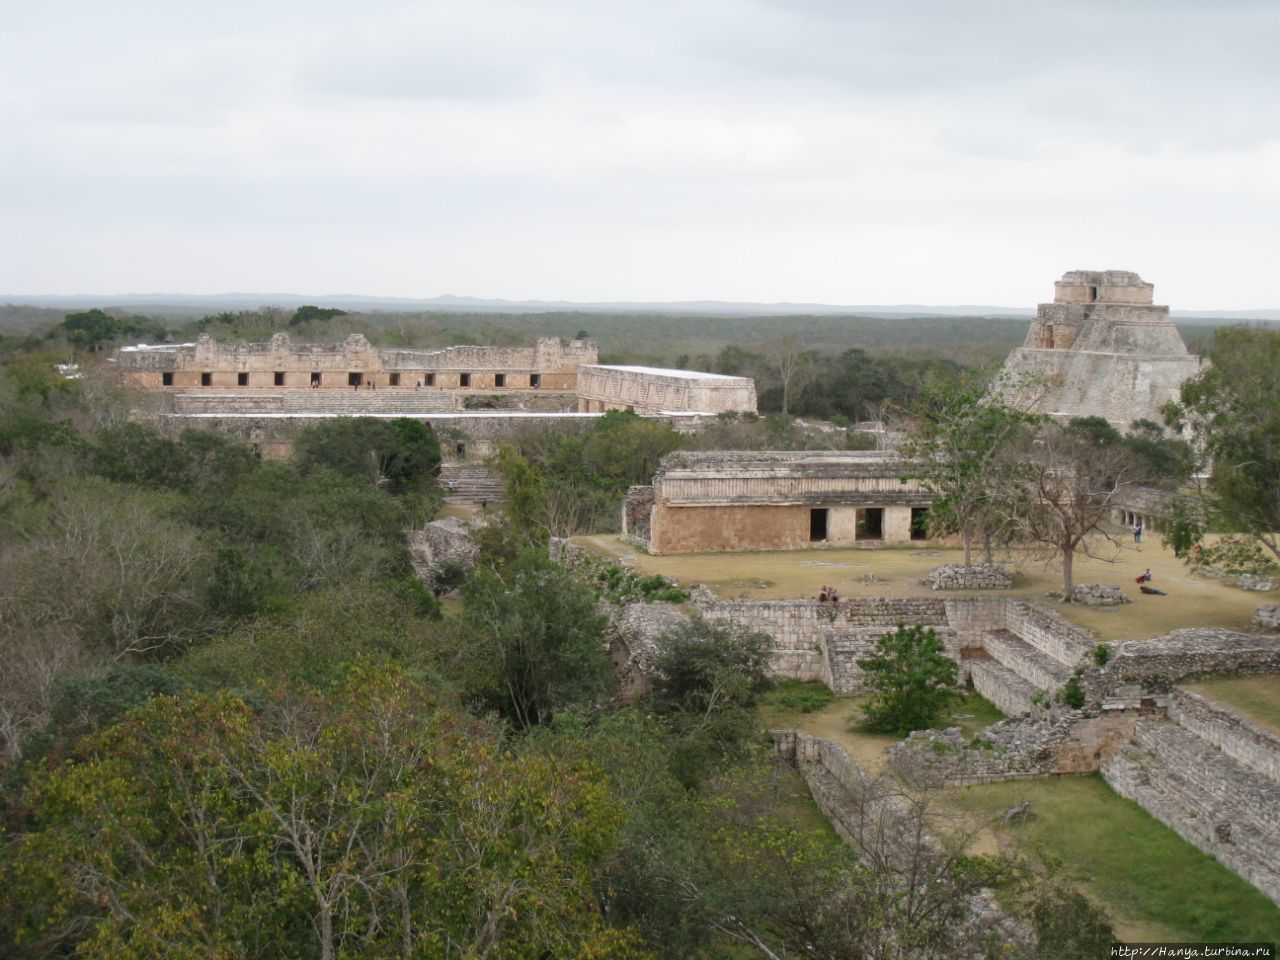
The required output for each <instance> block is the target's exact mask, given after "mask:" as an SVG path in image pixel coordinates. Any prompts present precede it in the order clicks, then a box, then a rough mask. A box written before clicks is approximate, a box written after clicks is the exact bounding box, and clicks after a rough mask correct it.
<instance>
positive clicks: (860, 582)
mask: <svg viewBox="0 0 1280 960" xmlns="http://www.w3.org/2000/svg"><path fill="white" fill-rule="evenodd" d="M1131 541H1132V538H1130V542H1127V543H1122V545H1121V547H1120V548H1119V549H1117V548H1115V547H1111V546H1109V545H1108V546H1107V549H1108V550H1109V551H1110V552H1111V553H1112V554H1114V556H1115V562H1113V563H1108V562H1105V561H1103V560H1093V559H1090V558H1087V557H1079V556H1078V557H1077V558H1076V562H1075V580H1076V582H1077V583H1106V584H1113V585H1115V586H1119V587H1122V588H1123V589H1124V590H1125V592H1126V593H1127V594H1128V595H1129V596H1130V598H1132V600H1133V603H1130V604H1125V605H1123V606H1119V607H1078V606H1076V605H1075V604H1057V603H1053V602H1051V601H1048V600H1047V599H1046V598H1045V594H1046V593H1048V592H1049V591H1050V590H1055V589H1059V588H1060V587H1061V576H1062V575H1061V572H1060V570H1059V569H1058V568H1057V566H1056V565H1055V564H1051V565H1049V566H1048V567H1046V566H1045V564H1043V563H1041V562H1039V561H1032V560H1026V559H1022V560H1017V561H1015V563H1014V565H1013V566H1014V569H1015V571H1016V572H1017V574H1018V576H1017V580H1016V587H1015V588H1014V589H1013V590H1009V591H1002V592H1001V593H1002V594H1003V595H1006V596H1015V597H1027V598H1032V599H1036V600H1040V601H1041V602H1044V603H1048V604H1049V605H1050V606H1051V607H1053V608H1054V609H1056V610H1058V611H1059V612H1061V613H1062V615H1063V616H1065V617H1066V618H1067V619H1069V620H1071V621H1073V622H1075V623H1078V624H1080V625H1081V626H1083V627H1087V628H1089V629H1091V630H1093V631H1095V632H1096V633H1097V635H1098V638H1099V639H1100V640H1131V639H1140V638H1145V637H1156V636H1161V635H1163V634H1165V633H1168V632H1169V631H1170V630H1174V629H1176V628H1178V627H1187V626H1218V627H1228V628H1231V629H1235V630H1244V629H1247V628H1248V626H1249V621H1250V619H1251V618H1252V616H1253V609H1254V607H1256V606H1258V605H1259V604H1262V603H1277V602H1280V590H1274V591H1271V592H1269V593H1255V592H1252V591H1249V590H1241V589H1239V588H1237V587H1232V586H1227V585H1226V584H1224V583H1221V582H1220V581H1217V580H1208V579H1204V578H1201V577H1196V576H1192V575H1191V573H1190V572H1189V571H1188V570H1187V568H1186V566H1185V565H1184V564H1183V563H1182V561H1181V560H1179V559H1178V558H1177V557H1175V556H1174V555H1173V552H1172V551H1171V550H1167V549H1165V548H1164V547H1163V546H1161V544H1160V542H1159V538H1158V537H1154V538H1149V539H1148V540H1147V541H1146V542H1144V543H1143V544H1141V546H1140V547H1135V546H1134V544H1133V543H1132V542H1131ZM575 542H578V543H581V544H583V545H584V546H586V547H588V548H589V549H591V550H593V551H595V552H596V553H599V554H601V555H603V556H607V557H609V558H610V559H613V560H625V562H626V563H627V564H628V565H630V566H633V567H635V568H636V569H639V570H643V571H644V572H646V573H661V574H663V575H664V576H668V577H672V578H674V579H675V580H677V581H679V582H680V583H681V584H682V585H685V586H689V585H692V584H695V583H705V584H706V585H707V586H708V587H710V588H711V590H712V591H713V592H714V593H716V595H718V596H721V597H724V598H726V599H739V598H741V599H747V600H776V599H796V598H802V597H806V598H812V597H816V596H817V593H818V588H819V587H821V586H822V585H823V584H831V585H833V586H835V587H836V588H837V589H838V590H839V591H840V594H841V596H843V597H859V596H861V597H877V596H879V597H901V596H919V595H922V594H924V595H928V594H930V591H929V590H928V588H927V587H924V586H922V585H921V583H920V580H921V578H922V577H924V576H925V575H926V574H927V573H928V572H929V569H930V568H931V567H935V566H937V565H939V564H942V563H958V562H960V561H961V560H962V557H963V554H962V552H961V551H960V550H959V549H953V548H942V547H938V548H933V547H926V548H924V549H920V548H919V547H915V546H905V547H885V548H880V549H865V550H864V549H855V548H843V547H838V548H829V549H814V550H789V551H773V552H759V553H687V554H679V555H676V556H667V557H653V556H649V555H647V554H644V553H641V552H639V551H638V550H637V549H636V548H635V547H634V546H633V545H632V544H629V543H625V542H624V541H622V540H621V539H619V538H618V537H616V536H611V535H610V536H594V537H579V538H576V541H575ZM1148 567H1150V568H1151V572H1152V574H1153V575H1154V581H1153V582H1154V585H1155V586H1157V587H1159V588H1160V589H1162V590H1165V591H1166V592H1167V594H1168V595H1167V596H1163V597H1154V596H1146V595H1144V594H1142V593H1140V592H1139V591H1138V587H1137V584H1136V583H1134V577H1136V576H1137V575H1138V574H1139V573H1141V572H1142V571H1143V570H1144V569H1146V568H1148ZM872 578H874V579H872ZM977 592H978V591H963V590H959V591H948V592H947V593H946V594H945V595H946V596H965V595H966V594H973V593H977ZM988 595H989V593H988Z"/></svg>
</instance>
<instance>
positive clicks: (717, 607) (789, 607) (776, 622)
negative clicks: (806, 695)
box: [693, 589, 947, 683]
mask: <svg viewBox="0 0 1280 960" xmlns="http://www.w3.org/2000/svg"><path fill="white" fill-rule="evenodd" d="M693 601H694V604H695V606H696V607H697V610H698V612H699V614H700V615H701V616H702V618H703V619H704V620H707V621H709V622H711V623H720V624H730V623H732V624H737V625H739V626H741V627H743V628H745V629H747V630H750V631H753V632H757V633H763V634H766V635H767V636H769V637H771V638H772V639H773V641H774V645H775V646H774V649H775V653H776V656H775V658H774V673H775V675H776V676H779V677H788V678H792V679H796V680H821V681H823V682H825V683H831V682H832V678H831V674H830V670H829V667H828V657H827V650H826V646H825V639H826V637H827V635H828V634H833V635H837V636H841V635H843V633H842V631H846V630H848V629H849V628H858V627H875V628H877V631H873V633H874V635H876V636H879V635H880V634H883V633H887V632H889V631H891V630H893V629H894V628H895V627H896V626H897V625H898V624H899V623H906V624H929V625H934V626H937V627H944V626H945V625H946V622H947V621H946V616H947V613H946V605H945V603H944V602H943V601H942V600H941V599H935V598H933V597H855V598H851V599H849V600H841V601H839V602H838V603H822V602H820V601H817V600H720V599H718V598H717V597H715V596H714V595H713V594H712V593H711V592H710V591H709V590H706V589H702V590H697V591H695V592H694V595H693Z"/></svg>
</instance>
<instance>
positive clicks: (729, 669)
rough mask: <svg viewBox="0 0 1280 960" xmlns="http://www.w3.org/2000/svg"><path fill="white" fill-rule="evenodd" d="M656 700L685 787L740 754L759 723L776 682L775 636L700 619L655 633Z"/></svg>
mask: <svg viewBox="0 0 1280 960" xmlns="http://www.w3.org/2000/svg"><path fill="white" fill-rule="evenodd" d="M656 648H657V649H656V651H655V654H654V658H653V661H652V664H651V674H652V686H653V694H652V703H653V707H654V709H655V710H656V711H657V712H658V714H659V715H661V716H663V717H665V718H667V720H668V721H669V722H670V724H671V729H672V731H673V734H674V739H675V742H674V743H673V745H672V751H671V764H672V767H673V770H674V771H675V773H676V776H677V777H678V778H679V780H680V782H681V783H683V784H684V785H685V786H688V787H693V786H696V785H697V784H698V783H699V782H700V781H702V780H703V779H705V777H706V775H707V772H708V771H709V770H710V769H711V768H712V766H713V765H714V764H715V763H717V762H719V761H721V760H723V759H724V758H726V757H735V756H740V755H741V752H742V748H743V747H744V745H745V744H746V743H747V742H748V740H749V739H750V737H751V736H752V734H754V733H755V732H756V729H757V719H756V713H755V707H756V703H757V701H758V699H759V697H760V694H761V693H763V692H764V691H765V690H767V689H768V688H769V687H770V686H771V684H772V681H771V679H770V676H769V665H770V662H771V660H772V659H773V642H772V641H771V640H770V639H769V637H768V636H766V635H765V634H762V633H753V632H750V631H747V630H741V629H738V628H735V627H732V626H729V627H722V626H717V625H715V624H711V623H708V622H706V621H704V620H696V621H694V622H692V623H691V624H689V625H688V626H685V627H681V628H679V629H677V630H673V631H671V632H670V633H667V634H664V635H663V636H661V637H659V638H658V641H657V644H656Z"/></svg>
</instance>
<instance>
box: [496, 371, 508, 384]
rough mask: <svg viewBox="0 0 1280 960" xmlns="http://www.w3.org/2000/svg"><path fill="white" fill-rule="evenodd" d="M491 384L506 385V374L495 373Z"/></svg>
mask: <svg viewBox="0 0 1280 960" xmlns="http://www.w3.org/2000/svg"><path fill="white" fill-rule="evenodd" d="M493 385H494V386H495V387H505V386H506V385H507V375H506V374H505V373H495V374H494V375H493Z"/></svg>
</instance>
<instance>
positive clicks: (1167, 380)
mask: <svg viewBox="0 0 1280 960" xmlns="http://www.w3.org/2000/svg"><path fill="white" fill-rule="evenodd" d="M1055 286H1056V288H1055V294H1054V299H1053V302H1052V303H1042V304H1040V306H1039V307H1038V309H1037V311H1036V318H1035V320H1034V321H1032V323H1031V328H1030V329H1029V330H1028V331H1027V339H1026V341H1025V342H1024V343H1023V345H1022V346H1021V347H1019V348H1018V349H1016V350H1014V351H1013V352H1012V353H1011V354H1009V359H1008V361H1007V362H1006V363H1005V371H1004V376H1003V378H1002V383H1001V386H1000V389H1001V391H1002V392H1003V393H1004V395H1005V400H1006V402H1009V403H1012V404H1014V405H1016V406H1019V407H1022V408H1024V409H1029V410H1033V411H1035V412H1037V413H1047V414H1050V415H1052V416H1055V417H1086V416H1100V417H1103V418H1105V419H1107V420H1109V421H1111V423H1113V424H1114V425H1115V426H1117V427H1119V428H1120V429H1128V428H1129V427H1130V426H1131V425H1132V423H1133V421H1134V420H1139V419H1145V420H1152V421H1154V422H1156V423H1160V422H1162V419H1161V413H1160V410H1161V407H1162V406H1163V405H1164V404H1165V403H1166V402H1168V401H1169V400H1172V399H1174V398H1175V397H1176V396H1177V393H1178V389H1179V387H1180V386H1181V385H1182V382H1183V381H1184V380H1186V379H1187V378H1189V377H1193V376H1195V375H1196V373H1198V372H1199V370H1200V360H1199V358H1198V357H1195V356H1192V355H1191V354H1189V353H1188V352H1187V347H1186V344H1184V343H1183V342H1182V336H1181V335H1180V334H1179V333H1178V330H1177V328H1176V327H1175V326H1174V325H1173V322H1172V321H1171V320H1170V319H1169V308H1168V307H1166V306H1157V305H1156V304H1154V303H1152V286H1151V284H1149V283H1145V282H1143V280H1142V278H1141V277H1139V276H1138V275H1137V274H1136V273H1130V272H1128V271H1124V270H1072V271H1070V272H1068V273H1067V274H1065V275H1064V276H1063V278H1062V279H1061V280H1059V281H1058V282H1057V284H1056V285H1055Z"/></svg>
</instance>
